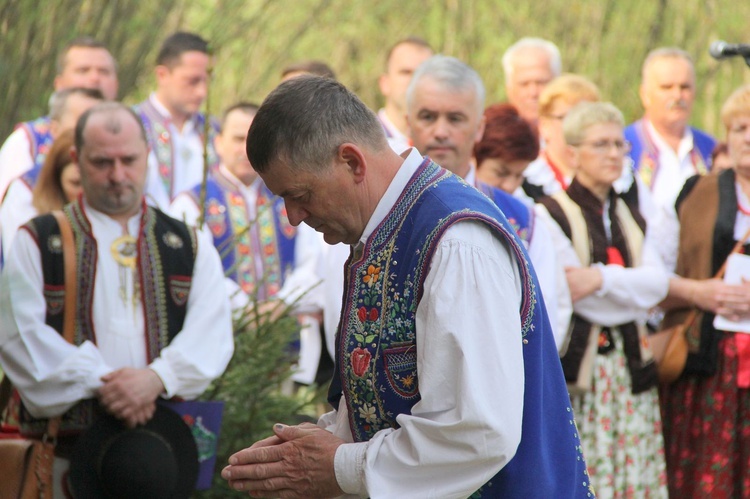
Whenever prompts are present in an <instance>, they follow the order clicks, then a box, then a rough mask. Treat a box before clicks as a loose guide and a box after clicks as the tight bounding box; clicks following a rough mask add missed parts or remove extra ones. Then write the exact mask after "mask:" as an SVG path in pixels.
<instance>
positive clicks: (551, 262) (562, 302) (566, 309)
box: [465, 164, 573, 349]
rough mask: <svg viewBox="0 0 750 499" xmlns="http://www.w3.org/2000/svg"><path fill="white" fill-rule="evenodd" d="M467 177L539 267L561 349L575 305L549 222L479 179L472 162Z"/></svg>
mask: <svg viewBox="0 0 750 499" xmlns="http://www.w3.org/2000/svg"><path fill="white" fill-rule="evenodd" d="M465 180H466V181H467V182H468V183H470V184H472V185H474V186H475V187H476V188H477V189H478V190H479V192H481V193H482V194H484V195H485V196H487V197H488V198H490V199H491V200H492V201H493V202H494V203H495V204H496V205H497V207H498V208H500V211H502V212H503V215H505V217H506V218H507V219H508V222H510V225H511V226H512V227H513V229H514V230H515V231H516V234H518V237H520V238H521V241H522V242H523V243H524V247H525V248H526V251H528V253H529V258H530V259H531V263H532V264H533V265H534V270H536V275H537V279H539V285H540V287H541V291H542V294H543V295H544V303H545V304H546V305H547V311H548V314H549V316H550V324H551V326H552V334H553V336H554V338H555V344H556V345H557V347H558V349H559V348H560V347H561V346H562V342H563V340H564V338H565V334H566V332H567V330H568V325H569V323H570V315H571V313H572V312H573V306H572V304H571V302H570V290H569V289H568V283H567V280H566V279H565V271H564V269H563V268H562V267H561V266H560V264H559V263H558V261H557V256H556V255H555V252H554V251H550V250H549V249H550V248H551V247H552V239H551V236H550V234H549V230H548V229H547V227H546V224H545V223H544V222H542V223H538V220H537V217H536V214H535V213H534V211H533V210H532V209H530V208H529V207H528V206H527V205H526V204H524V202H523V201H522V200H521V199H518V197H517V195H516V194H514V195H510V194H508V193H506V192H505V191H503V190H501V189H497V188H495V187H492V186H490V185H488V184H486V183H484V182H482V181H480V180H477V179H476V169H475V167H474V165H473V164H472V165H471V169H470V170H469V173H468V175H466V179H465Z"/></svg>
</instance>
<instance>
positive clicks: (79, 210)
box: [0, 198, 233, 434]
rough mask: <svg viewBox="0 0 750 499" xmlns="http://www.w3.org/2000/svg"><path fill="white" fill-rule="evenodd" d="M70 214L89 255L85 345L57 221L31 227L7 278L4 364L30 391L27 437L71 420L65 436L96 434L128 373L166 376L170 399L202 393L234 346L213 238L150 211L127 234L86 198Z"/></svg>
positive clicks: (82, 289)
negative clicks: (108, 391)
mask: <svg viewBox="0 0 750 499" xmlns="http://www.w3.org/2000/svg"><path fill="white" fill-rule="evenodd" d="M65 213H66V215H67V217H68V219H69V220H70V221H71V226H72V229H73V234H74V238H75V241H76V253H77V259H78V266H77V272H78V307H77V314H76V335H75V344H69V343H67V342H66V341H65V340H64V339H63V338H62V337H61V336H60V334H59V331H60V330H61V328H62V303H63V299H64V282H63V281H64V279H63V272H62V268H63V264H62V252H61V240H60V236H59V227H58V226H57V223H56V221H55V220H54V218H53V217H52V216H51V215H43V216H41V217H37V218H35V219H34V220H32V221H31V222H29V223H28V224H26V225H24V227H23V228H22V229H21V230H20V231H19V233H18V235H17V236H16V240H15V242H14V245H13V249H12V251H11V252H10V254H9V255H8V259H7V262H6V263H7V265H6V267H5V269H4V271H3V276H2V286H1V287H0V291H2V296H3V299H2V302H1V303H0V361H2V367H3V369H4V371H5V372H6V374H7V375H8V376H9V377H10V379H11V381H12V382H13V384H14V386H15V387H16V388H17V389H18V391H19V392H20V395H21V399H22V401H23V404H24V409H23V411H22V427H23V429H24V431H25V432H27V433H32V434H33V433H34V432H35V430H37V429H38V428H39V425H40V422H39V421H38V420H37V419H36V418H46V417H51V416H54V415H59V414H63V413H64V414H65V416H64V419H63V428H62V431H63V432H64V433H71V432H73V433H75V432H78V431H80V430H82V429H84V428H86V427H87V426H88V425H89V424H90V423H91V416H92V414H93V411H94V410H95V409H94V408H95V407H96V406H97V404H95V403H94V399H95V397H96V390H97V389H98V388H99V387H100V386H101V385H102V382H101V377H102V376H103V375H105V374H108V373H110V372H112V371H114V370H116V369H119V368H122V367H134V368H145V367H149V368H150V369H152V370H153V371H155V372H156V373H157V374H158V375H159V377H160V379H161V380H162V382H163V384H164V387H165V394H164V397H166V398H171V397H173V396H179V397H182V398H185V399H193V398H195V397H197V396H198V395H200V394H201V393H202V392H203V391H204V390H205V389H206V388H207V387H208V384H209V383H210V382H211V380H213V379H214V378H216V377H217V376H219V375H220V374H221V373H222V372H223V370H224V368H225V367H226V365H227V363H228V362H229V359H230V357H231V355H232V351H233V341H232V326H231V315H230V312H229V304H228V302H227V300H226V297H225V296H224V295H223V294H221V293H218V294H217V293H215V292H214V290H215V289H216V287H217V286H221V266H220V262H219V259H218V256H217V255H216V252H215V251H214V249H213V248H212V247H211V246H210V243H209V242H208V241H205V240H203V241H199V240H198V239H196V237H195V235H194V233H193V232H192V230H191V229H188V228H187V227H186V226H185V225H184V224H182V223H181V222H178V221H177V220H174V219H171V218H169V217H167V216H166V215H164V214H163V213H161V212H159V211H156V210H154V209H153V208H150V207H149V208H147V207H146V206H145V204H144V206H143V208H142V210H141V212H140V213H138V214H137V215H135V216H133V217H131V218H130V219H129V220H128V229H127V233H125V234H123V229H122V226H121V225H120V224H119V223H118V222H116V221H114V220H113V219H111V218H110V217H109V216H107V215H105V214H103V213H100V212H98V211H96V210H94V209H93V208H91V207H90V206H89V205H88V204H87V203H86V201H85V200H84V199H83V198H79V200H78V201H77V202H75V203H72V204H70V205H68V206H67V207H66V208H65Z"/></svg>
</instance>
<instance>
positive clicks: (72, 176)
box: [60, 163, 82, 203]
mask: <svg viewBox="0 0 750 499" xmlns="http://www.w3.org/2000/svg"><path fill="white" fill-rule="evenodd" d="M60 186H61V187H62V191H63V194H64V195H65V199H66V200H67V202H68V203H70V202H71V201H75V199H76V198H77V197H78V195H79V194H80V193H81V190H82V187H81V174H80V172H79V170H78V165H76V164H75V163H68V164H67V165H65V167H63V170H62V172H61V173H60Z"/></svg>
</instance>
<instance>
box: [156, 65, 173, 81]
mask: <svg viewBox="0 0 750 499" xmlns="http://www.w3.org/2000/svg"><path fill="white" fill-rule="evenodd" d="M169 73H170V70H169V68H168V67H167V66H164V65H161V64H160V65H158V66H156V68H155V69H154V75H155V76H156V81H157V83H158V82H160V81H162V80H163V79H164V78H166V77H167V76H168V75H169Z"/></svg>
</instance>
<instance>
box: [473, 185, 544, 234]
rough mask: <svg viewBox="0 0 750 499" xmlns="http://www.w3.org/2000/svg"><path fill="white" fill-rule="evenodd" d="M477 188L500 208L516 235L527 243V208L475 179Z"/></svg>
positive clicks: (528, 220) (509, 196)
mask: <svg viewBox="0 0 750 499" xmlns="http://www.w3.org/2000/svg"><path fill="white" fill-rule="evenodd" d="M477 189H479V192H481V193H482V194H484V195H485V196H487V197H488V198H490V199H491V200H492V202H493V203H495V204H496V205H497V207H498V208H500V211H502V212H503V215H505V218H507V219H508V222H510V225H511V227H513V229H514V230H515V231H516V234H518V237H520V238H521V240H522V241H523V242H525V243H527V245H528V242H529V238H530V237H531V226H530V225H531V212H530V211H529V208H528V207H527V206H526V205H525V204H523V203H522V202H521V201H519V200H518V199H516V198H514V197H513V196H511V195H510V194H508V193H507V192H505V191H503V190H501V189H498V188H496V187H492V186H491V185H489V184H485V183H484V182H481V181H477Z"/></svg>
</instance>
